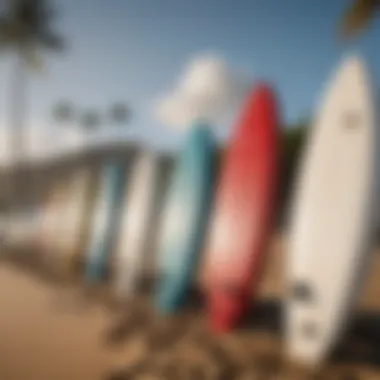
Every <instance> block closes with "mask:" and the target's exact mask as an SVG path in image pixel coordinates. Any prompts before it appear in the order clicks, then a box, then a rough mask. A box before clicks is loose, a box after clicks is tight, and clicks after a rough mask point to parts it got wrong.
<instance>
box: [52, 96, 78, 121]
mask: <svg viewBox="0 0 380 380" xmlns="http://www.w3.org/2000/svg"><path fill="white" fill-rule="evenodd" d="M75 116H76V115H75V105H74V104H73V103H71V102H69V101H67V100H61V101H59V102H58V103H57V104H56V105H55V106H54V107H53V109H52V117H53V119H55V120H56V121H58V122H59V123H62V122H72V121H73V120H74V119H75Z"/></svg>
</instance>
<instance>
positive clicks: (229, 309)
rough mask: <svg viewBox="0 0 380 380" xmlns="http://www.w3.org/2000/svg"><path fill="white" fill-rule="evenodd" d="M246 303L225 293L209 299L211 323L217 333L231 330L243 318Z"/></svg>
mask: <svg viewBox="0 0 380 380" xmlns="http://www.w3.org/2000/svg"><path fill="white" fill-rule="evenodd" d="M245 309H246V303H245V302H241V301H240V300H236V299H235V298H233V297H229V296H228V295H225V294H220V295H217V296H215V295H214V296H213V297H211V298H210V300H209V312H208V315H209V325H210V327H211V329H212V330H213V331H214V332H215V333H225V332H228V331H230V330H231V329H232V328H233V327H234V326H235V325H236V324H237V323H238V322H239V321H240V319H241V316H242V315H243V313H244V311H245Z"/></svg>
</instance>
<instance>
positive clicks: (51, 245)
mask: <svg viewBox="0 0 380 380" xmlns="http://www.w3.org/2000/svg"><path fill="white" fill-rule="evenodd" d="M65 192H66V187H65V180H64V178H59V179H55V180H54V181H53V182H52V183H51V184H50V185H49V187H48V188H47V192H46V195H45V197H44V198H45V200H44V201H43V203H42V209H41V213H40V222H39V223H38V229H37V233H36V238H35V244H34V245H35V246H36V248H37V251H38V252H39V259H40V260H41V261H42V262H43V263H44V264H46V265H49V263H50V264H51V261H50V260H51V257H54V253H55V251H56V250H57V235H58V231H59V226H60V215H61V213H62V211H63V204H64V197H65Z"/></svg>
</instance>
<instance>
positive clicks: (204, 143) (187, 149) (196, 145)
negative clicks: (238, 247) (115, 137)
mask: <svg viewBox="0 0 380 380" xmlns="http://www.w3.org/2000/svg"><path fill="white" fill-rule="evenodd" d="M215 157H216V144H215V141H214V137H213V135H212V132H211V130H210V128H209V127H208V126H207V125H204V124H200V123H198V124H195V125H193V126H192V128H191V129H190V130H189V132H188V135H187V137H186V139H185V144H184V146H183V148H182V150H181V152H180V153H179V156H178V157H177V160H176V162H175V166H174V170H173V172H172V174H171V177H170V183H169V188H168V192H167V196H166V201H165V205H164V209H163V215H162V218H163V219H162V224H161V228H162V229H161V231H160V233H159V237H158V251H157V260H158V282H157V287H156V303H157V308H158V310H159V312H161V313H172V312H175V311H177V310H178V309H179V308H180V307H182V306H183V304H184V303H185V301H186V299H187V296H188V293H189V290H190V285H191V283H192V281H193V279H194V276H195V275H196V271H197V265H198V259H199V256H200V253H201V251H202V248H203V242H204V238H205V234H206V229H207V224H208V216H209V213H210V204H211V198H212V193H213V184H214V172H215Z"/></svg>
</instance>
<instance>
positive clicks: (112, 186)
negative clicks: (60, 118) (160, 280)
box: [84, 162, 126, 285]
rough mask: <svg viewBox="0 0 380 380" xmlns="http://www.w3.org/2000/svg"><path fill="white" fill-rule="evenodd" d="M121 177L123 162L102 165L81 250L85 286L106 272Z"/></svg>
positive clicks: (122, 184)
mask: <svg viewBox="0 0 380 380" xmlns="http://www.w3.org/2000/svg"><path fill="white" fill-rule="evenodd" d="M125 179H126V170H125V165H124V164H122V163H121V162H109V163H106V164H105V165H104V167H103V174H102V175H101V176H100V181H101V182H100V184H99V185H100V189H99V193H98V196H97V199H96V203H95V210H94V218H93V224H92V227H91V233H90V239H89V244H88V249H87V252H86V253H85V267H84V271H85V273H84V276H85V282H86V283H87V284H88V285H94V284H96V283H98V282H99V281H101V280H102V279H104V276H105V275H106V273H107V268H108V264H109V263H108V260H109V259H110V258H111V254H112V251H113V248H114V243H115V240H116V237H117V234H118V227H119V222H120V215H121V212H120V209H121V208H120V204H121V201H122V197H123V195H124V187H125Z"/></svg>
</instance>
